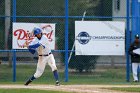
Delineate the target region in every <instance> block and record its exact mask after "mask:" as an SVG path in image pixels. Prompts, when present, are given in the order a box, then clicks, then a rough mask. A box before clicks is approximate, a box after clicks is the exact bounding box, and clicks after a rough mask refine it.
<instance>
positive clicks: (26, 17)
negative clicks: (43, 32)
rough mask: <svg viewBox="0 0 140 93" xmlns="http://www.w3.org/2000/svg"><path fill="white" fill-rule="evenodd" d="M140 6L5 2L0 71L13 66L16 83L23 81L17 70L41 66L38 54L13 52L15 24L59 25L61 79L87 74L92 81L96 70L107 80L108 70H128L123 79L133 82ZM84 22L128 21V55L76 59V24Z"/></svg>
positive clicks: (103, 1) (108, 0)
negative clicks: (130, 50)
mask: <svg viewBox="0 0 140 93" xmlns="http://www.w3.org/2000/svg"><path fill="white" fill-rule="evenodd" d="M139 4H140V2H139V0H22V1H21V0H1V1H0V5H1V8H0V25H1V26H0V62H1V64H0V66H1V68H0V70H1V71H2V70H5V69H2V66H3V65H8V68H10V67H12V71H11V73H12V75H11V76H10V77H11V78H12V81H13V82H16V81H18V80H19V79H18V80H17V77H18V78H20V76H17V75H16V73H17V70H16V67H18V66H19V65H34V64H36V63H37V54H35V55H31V54H30V53H29V51H28V50H14V49H12V22H25V23H26V22H27V23H56V32H55V34H56V35H55V36H56V45H55V47H56V48H55V50H53V53H54V56H55V59H56V63H57V66H58V68H59V69H60V70H59V71H60V72H62V73H63V75H61V77H60V78H61V79H62V80H64V81H65V82H68V81H69V80H70V79H71V78H70V77H72V76H75V80H78V76H79V75H87V79H88V75H90V76H94V75H95V74H96V73H95V72H96V71H99V72H98V76H101V77H103V76H102V75H101V74H102V73H100V72H101V71H104V70H107V69H108V68H112V69H119V68H120V69H122V68H125V69H124V70H123V72H125V73H126V75H125V76H123V79H124V80H126V81H130V78H131V77H130V73H131V62H130V60H129V59H130V57H129V54H128V48H129V46H130V43H131V42H132V41H133V40H134V35H135V34H136V33H139V34H140V32H139V29H140V26H139V25H140V23H139V20H140V18H139V16H140V13H139V9H140V7H139ZM8 8H9V9H8ZM81 20H86V21H125V23H126V33H125V36H126V38H125V40H126V41H125V52H126V53H125V55H124V56H94V55H93V56H75V49H74V47H73V46H74V42H75V25H74V23H75V21H81ZM69 58H70V59H69ZM21 73H22V72H21ZM33 73H34V72H32V74H33ZM76 73H77V74H76ZM79 73H81V74H79ZM2 76H3V73H2V72H1V73H0V81H3V78H4V77H2ZM27 76H29V75H27ZM108 77H110V76H108ZM5 78H6V77H5ZM99 79H100V78H99ZM9 81H10V80H9Z"/></svg>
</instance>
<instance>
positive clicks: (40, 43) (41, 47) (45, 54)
mask: <svg viewBox="0 0 140 93" xmlns="http://www.w3.org/2000/svg"><path fill="white" fill-rule="evenodd" d="M49 43H50V42H49V40H48V38H47V37H46V36H45V35H42V37H41V39H40V40H39V39H38V38H37V37H35V38H34V39H33V41H32V42H31V43H30V44H29V47H28V48H29V50H31V51H32V53H33V54H34V52H35V50H36V51H37V52H38V55H39V59H38V63H37V69H36V72H35V74H34V77H35V78H38V77H40V76H41V75H42V74H43V72H44V69H45V66H46V64H47V63H48V65H49V66H50V67H51V69H52V71H55V70H57V67H56V64H55V60H54V56H53V54H52V53H51V49H50V44H49ZM31 51H30V52H31Z"/></svg>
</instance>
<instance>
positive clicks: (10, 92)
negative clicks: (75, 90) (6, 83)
mask: <svg viewBox="0 0 140 93" xmlns="http://www.w3.org/2000/svg"><path fill="white" fill-rule="evenodd" d="M0 93H70V92H62V91H49V90H36V89H0Z"/></svg>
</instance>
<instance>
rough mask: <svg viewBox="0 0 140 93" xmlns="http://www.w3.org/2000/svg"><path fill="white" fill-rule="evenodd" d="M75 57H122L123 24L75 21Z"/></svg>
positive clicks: (117, 22)
mask: <svg viewBox="0 0 140 93" xmlns="http://www.w3.org/2000/svg"><path fill="white" fill-rule="evenodd" d="M75 50H76V55H124V54H125V23H124V22H119V21H75Z"/></svg>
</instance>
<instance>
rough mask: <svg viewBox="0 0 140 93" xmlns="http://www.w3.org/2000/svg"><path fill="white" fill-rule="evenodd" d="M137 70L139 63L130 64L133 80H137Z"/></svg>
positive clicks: (139, 66)
mask: <svg viewBox="0 0 140 93" xmlns="http://www.w3.org/2000/svg"><path fill="white" fill-rule="evenodd" d="M138 68H140V63H132V72H133V79H134V80H138Z"/></svg>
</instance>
